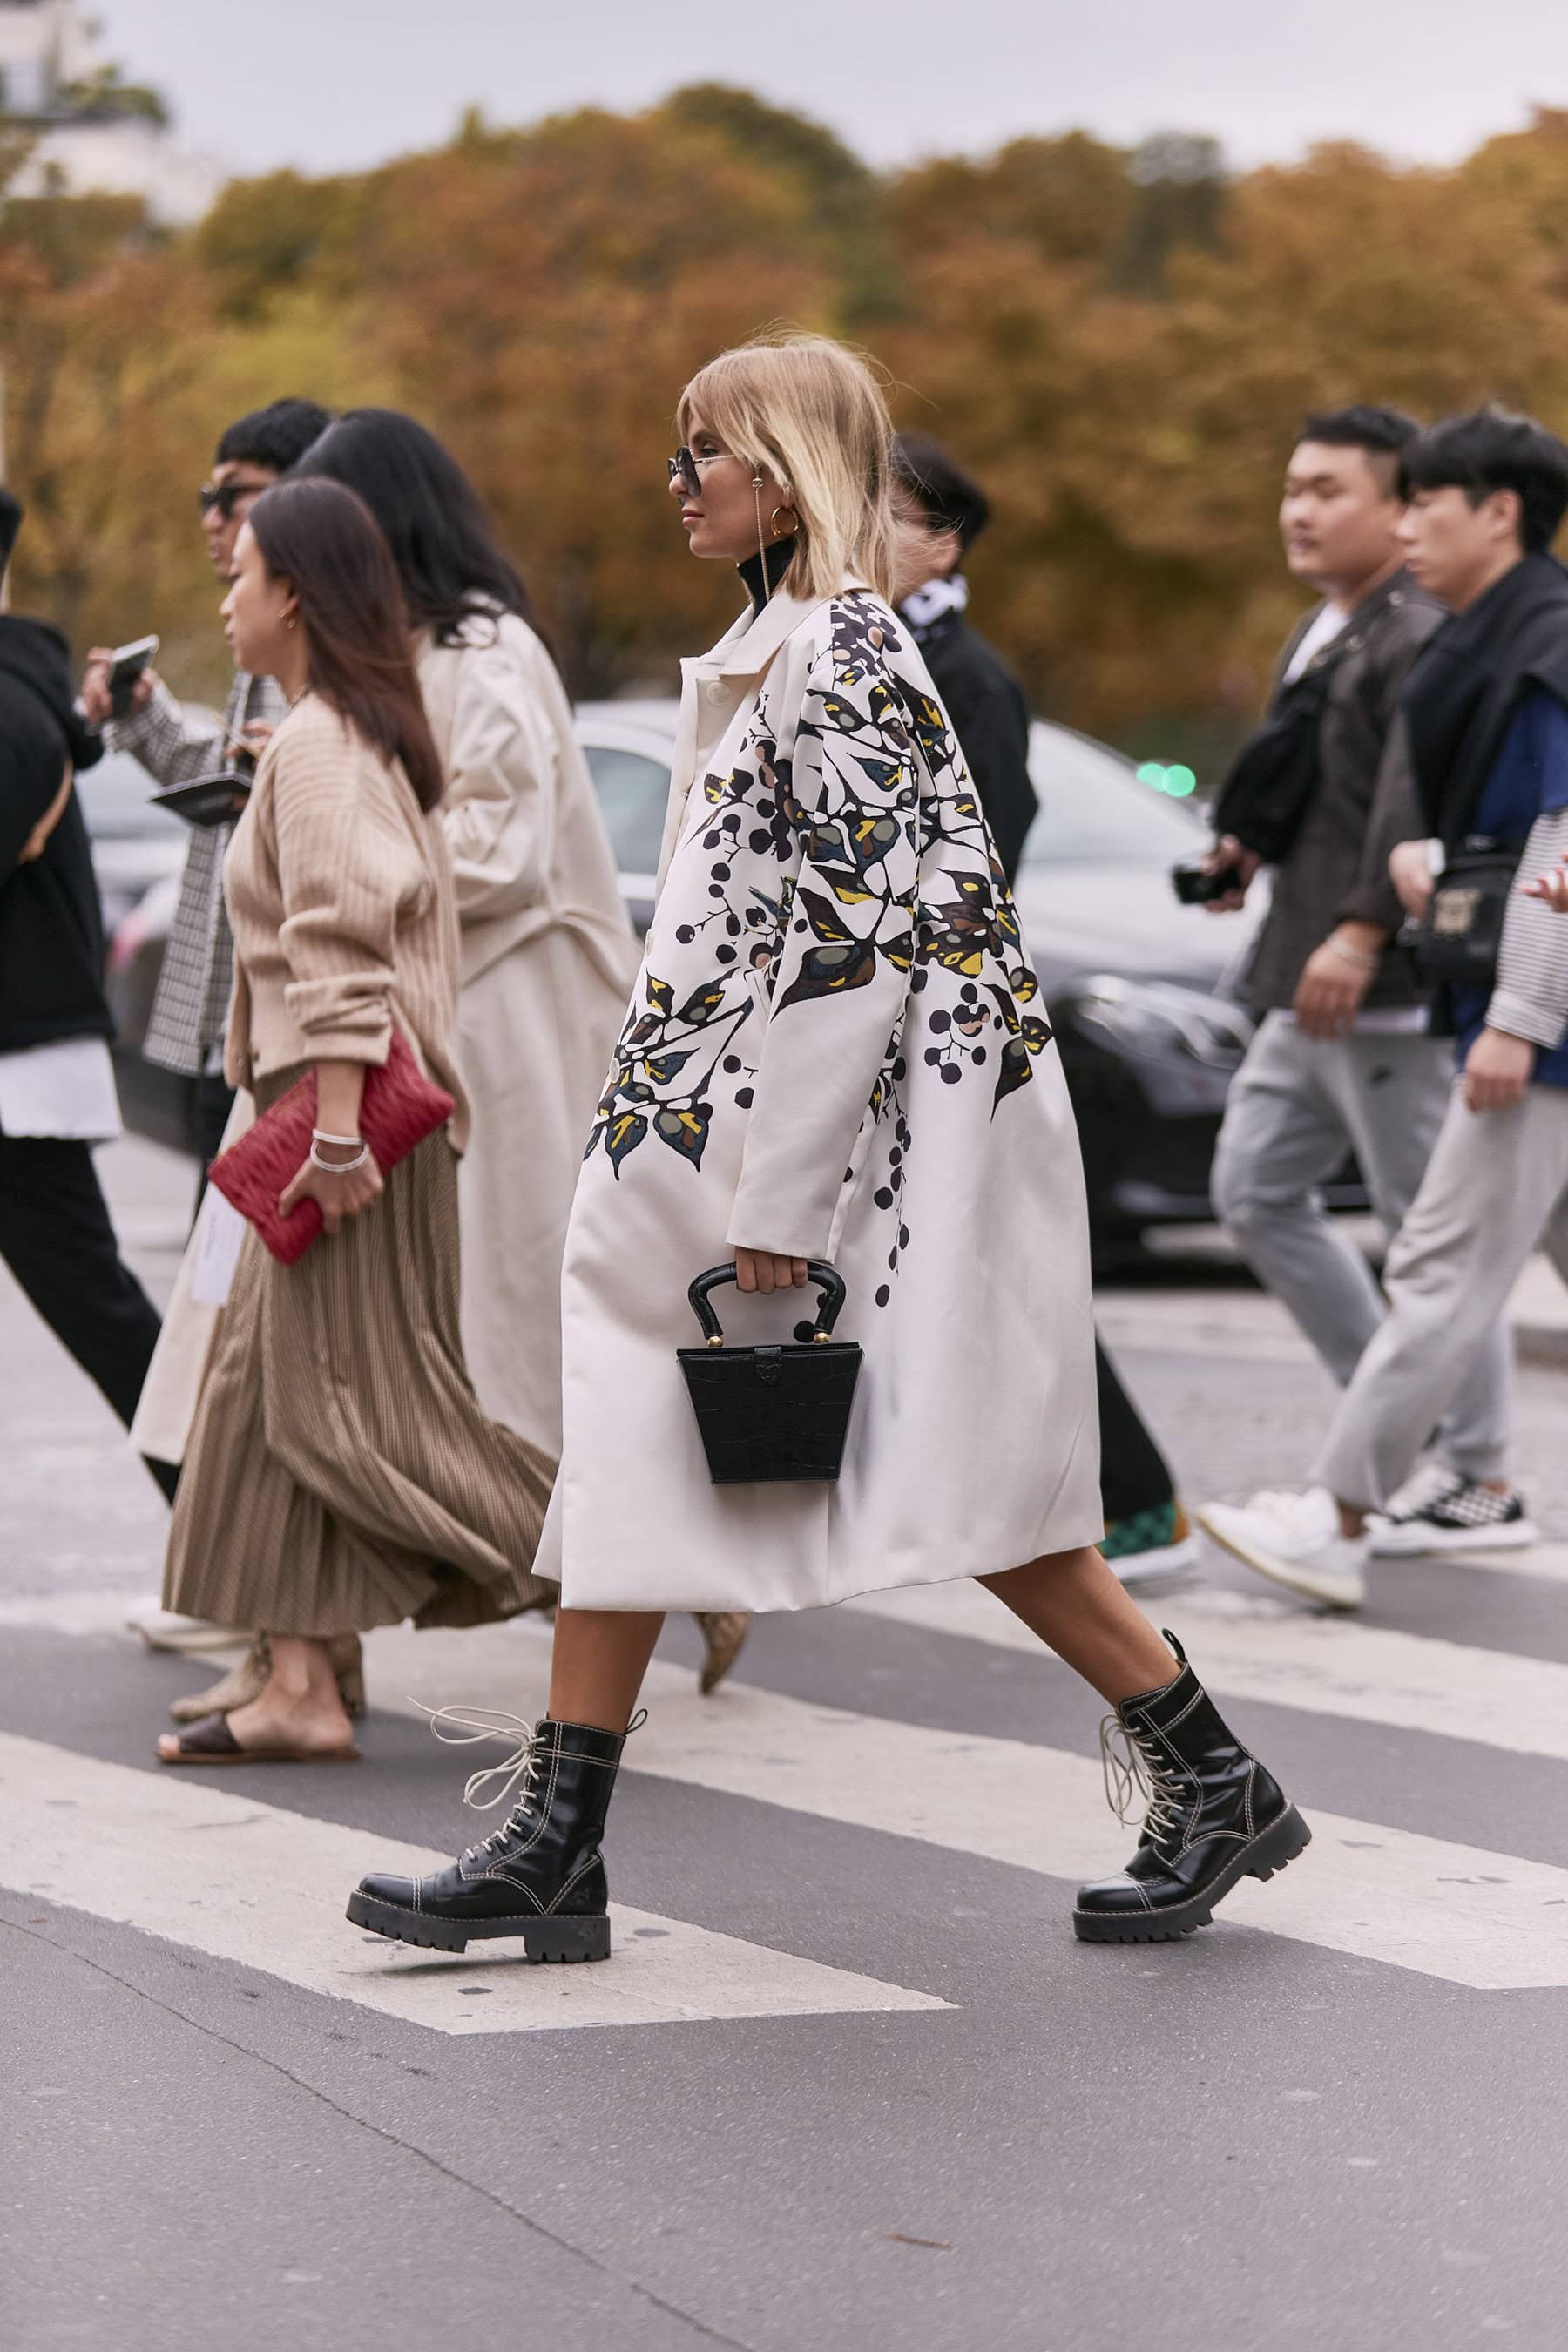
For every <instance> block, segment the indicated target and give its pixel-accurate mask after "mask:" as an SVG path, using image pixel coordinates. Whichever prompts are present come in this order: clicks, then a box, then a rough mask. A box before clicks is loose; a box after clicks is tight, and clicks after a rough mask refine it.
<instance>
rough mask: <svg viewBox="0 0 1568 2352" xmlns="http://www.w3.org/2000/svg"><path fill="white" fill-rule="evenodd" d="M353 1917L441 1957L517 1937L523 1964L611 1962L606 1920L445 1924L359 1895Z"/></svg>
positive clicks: (353, 1902) (451, 1921)
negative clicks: (487, 1941) (485, 1942)
mask: <svg viewBox="0 0 1568 2352" xmlns="http://www.w3.org/2000/svg"><path fill="white" fill-rule="evenodd" d="M348 1916H349V1917H350V1918H351V1919H352V1920H353V1924H354V1926H355V1927H371V1928H374V1931H375V1933H376V1934H377V1935H378V1936H393V1937H396V1939H397V1941H398V1942H399V1943H400V1944H423V1945H425V1946H426V1947H427V1948H430V1949H432V1950H435V1951H437V1952H463V1951H467V1949H468V1945H469V1944H470V1943H471V1942H479V1941H480V1940H482V1939H483V1938H485V1937H499V1936H514V1937H519V1938H521V1944H522V1951H523V1958H525V1959H529V1960H607V1959H608V1958H609V1957H610V1923H609V1921H608V1919H607V1918H605V1917H604V1916H602V1915H601V1916H599V1917H598V1918H591V1919H552V1918H549V1917H537V1918H531V1919H441V1918H437V1916H434V1914H432V1913H431V1912H428V1911H410V1910H407V1909H405V1906H403V1905H402V1904H400V1903H383V1902H381V1901H379V1900H378V1899H377V1897H376V1896H374V1895H361V1894H358V1893H355V1894H353V1895H350V1896H349V1908H348Z"/></svg>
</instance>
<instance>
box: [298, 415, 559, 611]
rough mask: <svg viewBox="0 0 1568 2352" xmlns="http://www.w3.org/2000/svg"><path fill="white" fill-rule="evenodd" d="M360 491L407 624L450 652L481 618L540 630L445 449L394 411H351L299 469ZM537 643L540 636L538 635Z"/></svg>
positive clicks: (303, 459) (471, 493)
mask: <svg viewBox="0 0 1568 2352" xmlns="http://www.w3.org/2000/svg"><path fill="white" fill-rule="evenodd" d="M313 474H324V475H326V476H327V477H328V478H330V479H331V480H332V481H334V482H345V483H346V484H347V485H348V487H349V488H350V489H351V490H357V491H358V493H359V495H360V497H361V498H362V499H363V500H364V502H365V504H366V506H367V507H368V508H369V509H370V510H371V512H372V514H373V515H374V517H375V519H376V520H377V522H378V523H379V524H380V525H381V527H382V530H384V532H385V533H386V543H387V545H388V546H389V547H390V548H391V550H392V556H393V561H394V562H395V564H396V566H397V570H398V576H399V577H400V578H401V580H402V582H403V593H404V596H405V600H406V602H407V605H408V615H409V619H410V621H411V622H412V623H413V625H414V626H415V627H416V628H426V629H428V630H430V632H431V633H432V635H434V637H435V639H436V641H437V645H450V644H451V643H452V641H453V639H454V638H455V637H456V636H457V635H458V633H459V631H460V630H461V629H462V627H463V625H464V623H465V622H467V621H468V620H470V619H472V617H473V615H474V614H476V613H484V612H493V611H494V610H495V609H496V608H497V607H499V608H500V611H502V612H503V613H516V614H518V615H519V617H520V618H521V619H522V620H524V621H526V622H527V623H528V625H529V626H530V628H531V629H533V630H535V631H538V630H539V623H538V621H537V620H536V619H535V617H534V612H533V606H532V604H531V601H530V598H529V593H528V591H527V589H526V588H525V587H524V586H523V584H522V578H521V573H520V572H518V570H517V567H516V566H515V564H513V563H511V562H509V560H508V559H507V557H506V556H504V555H503V554H502V553H501V551H500V547H499V546H498V545H497V543H496V538H495V533H494V531H493V530H491V528H490V522H489V516H488V515H487V514H486V512H485V509H484V507H483V506H482V504H481V503H480V500H479V492H478V491H477V490H476V489H475V488H474V486H473V484H472V482H470V481H469V479H468V476H467V474H465V473H464V471H463V469H462V467H461V466H459V465H458V461H457V459H456V457H453V455H452V453H451V451H450V450H449V449H447V448H444V447H443V446H442V445H441V443H440V442H439V441H437V438H436V436H435V435H434V434H433V433H431V432H428V431H427V430H426V427H425V426H424V425H420V424H418V423H417V422H416V419H415V418H413V417H412V416H405V415H403V413H402V411H401V410H400V409H396V408H351V409H349V410H348V411H347V412H346V413H345V414H344V415H342V416H340V417H339V419H338V421H337V423H336V424H335V425H329V426H328V427H327V430H326V431H325V432H324V433H323V434H322V436H321V439H320V440H319V441H316V442H314V443H312V445H311V446H310V448H309V449H308V450H307V451H306V453H305V455H304V456H303V457H301V458H300V462H299V464H298V465H297V466H296V467H294V470H293V475H292V477H291V478H292V479H295V480H298V479H300V478H302V477H304V476H306V475H313ZM541 634H542V632H541Z"/></svg>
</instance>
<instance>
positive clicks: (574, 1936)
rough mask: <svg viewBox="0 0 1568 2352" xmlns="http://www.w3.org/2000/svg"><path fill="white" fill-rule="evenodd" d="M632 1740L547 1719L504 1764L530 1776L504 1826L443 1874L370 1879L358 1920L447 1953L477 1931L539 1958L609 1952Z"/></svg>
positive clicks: (359, 1895)
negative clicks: (614, 1862)
mask: <svg viewBox="0 0 1568 2352" xmlns="http://www.w3.org/2000/svg"><path fill="white" fill-rule="evenodd" d="M625 1745H626V1737H625V1734H624V1733H619V1732H613V1731H595V1730H593V1729H591V1728H590V1727H588V1726H587V1725H586V1724H581V1723H556V1722H554V1721H552V1718H551V1717H549V1716H545V1717H543V1718H542V1720H541V1722H540V1723H539V1725H538V1727H536V1729H535V1730H534V1731H533V1733H532V1734H531V1737H529V1738H528V1740H527V1745H526V1747H525V1748H523V1749H522V1750H521V1753H520V1754H519V1755H518V1756H517V1757H516V1758H515V1759H513V1761H512V1762H511V1763H510V1764H508V1765H505V1766H499V1767H497V1768H496V1769H498V1770H500V1771H504V1772H507V1773H509V1774H510V1773H516V1772H519V1771H521V1777H522V1791H521V1795H520V1796H519V1798H518V1801H517V1802H516V1804H515V1805H514V1806H513V1807H512V1810H511V1811H510V1814H509V1815H508V1817H507V1819H506V1821H505V1822H503V1823H502V1824H501V1826H500V1829H499V1830H492V1831H491V1832H490V1834H489V1837H488V1838H482V1839H481V1840H480V1842H479V1844H478V1845H472V1846H470V1847H469V1848H468V1852H467V1853H463V1854H459V1855H458V1859H457V1861H456V1862H454V1863H450V1864H448V1865H447V1868H446V1869H445V1870H438V1871H437V1873H436V1874H435V1876H434V1877H433V1878H393V1877H389V1876H385V1875H384V1874H379V1873H378V1874H376V1875H375V1876H374V1877H373V1878H362V1879H361V1881H360V1883H359V1886H358V1888H357V1889H356V1891H355V1892H354V1893H353V1895H350V1897H349V1910H348V1916H349V1917H350V1918H351V1919H352V1920H353V1923H354V1925H355V1927H374V1929H375V1931H376V1933H377V1934H378V1935H381V1936H395V1937H398V1938H399V1939H400V1940H401V1941H402V1942H403V1943H405V1944H429V1945H434V1947H435V1948H436V1949H437V1951H441V1952H460V1951H462V1950H463V1949H464V1948H466V1946H467V1945H468V1941H469V1939H470V1938H471V1937H481V1936H520V1937H521V1939H522V1947H523V1953H524V1957H525V1958H528V1959H531V1960H607V1959H608V1958H609V1957H610V1922H609V1919H608V1916H606V1913H605V1900H606V1890H605V1862H604V1856H603V1855H602V1854H601V1853H600V1852H599V1840H600V1839H601V1838H602V1837H603V1835H604V1833H605V1813H606V1812H607V1811H609V1804H610V1792H611V1790H613V1789H614V1787H615V1785H616V1768H617V1766H618V1765H619V1763H620V1760H621V1749H622V1748H624V1747H625ZM478 1777H479V1778H480V1779H484V1778H486V1777H488V1776H487V1775H484V1774H480V1775H479V1776H478ZM471 1786H472V1783H470V1787H471Z"/></svg>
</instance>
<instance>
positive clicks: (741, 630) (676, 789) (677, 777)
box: [658, 591, 828, 888]
mask: <svg viewBox="0 0 1568 2352" xmlns="http://www.w3.org/2000/svg"><path fill="white" fill-rule="evenodd" d="M827 601H828V600H827V598H826V596H786V595H784V593H783V592H782V591H775V592H774V593H773V598H772V599H771V601H770V602H769V603H768V604H764V605H763V609H762V611H761V612H760V613H757V614H752V613H751V612H749V611H748V612H745V613H742V614H741V616H740V618H739V620H737V621H736V622H735V624H734V625H733V626H732V627H731V628H729V629H727V630H726V631H725V633H724V635H722V636H721V638H720V640H719V642H718V644H717V645H716V646H713V647H712V648H711V650H710V652H708V653H705V654H699V655H697V656H695V657H694V658H691V659H689V660H686V661H683V662H682V663H681V665H680V675H681V695H680V718H679V723H678V725H677V729H676V737H675V758H674V762H673V765H672V767H671V771H670V778H669V804H668V808H667V810H666V812H665V820H664V841H663V845H662V846H661V848H660V851H659V861H658V884H659V887H661V888H662V887H663V884H664V877H665V876H666V874H667V873H668V871H669V861H670V859H671V858H672V857H673V856H674V855H675V850H676V845H677V843H678V842H679V839H680V835H681V828H682V824H683V822H684V819H685V816H686V809H687V803H688V801H689V797H690V793H691V787H692V784H693V782H695V780H696V777H697V773H698V771H699V770H700V768H703V767H705V766H706V764H707V762H708V759H709V757H710V753H711V752H712V751H713V750H714V748H715V746H716V745H717V744H719V743H721V741H722V740H723V739H724V737H725V735H726V734H727V733H728V732H729V730H730V728H731V724H732V722H733V720H734V717H735V714H736V712H737V711H738V710H739V709H742V706H743V705H744V704H746V703H747V702H750V701H752V700H754V698H755V697H756V693H757V690H758V688H760V686H761V684H762V681H763V678H764V677H766V675H767V672H768V669H769V667H770V666H771V664H772V662H773V656H774V655H775V654H777V652H778V651H779V648H780V647H781V646H783V645H784V644H785V643H786V641H787V640H788V639H789V638H790V637H792V636H793V635H795V631H796V629H798V628H799V627H800V625H801V624H802V623H803V622H804V621H807V620H809V619H810V617H811V615H812V614H813V613H815V612H816V610H817V609H818V607H819V606H821V605H823V604H826V602H827Z"/></svg>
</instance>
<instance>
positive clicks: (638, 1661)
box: [550, 1578, 1120, 1732]
mask: <svg viewBox="0 0 1568 2352" xmlns="http://www.w3.org/2000/svg"><path fill="white" fill-rule="evenodd" d="M1114 1581H1115V1580H1114V1578H1113V1579H1112V1582H1114ZM1118 1590H1120V1587H1118ZM663 1623H664V1612H663V1611H662V1610H661V1609H658V1610H656V1609H558V1610H557V1611H556V1612H555V1646H554V1648H553V1650H552V1653H551V1658H550V1713H551V1717H552V1721H554V1722H556V1723H582V1724H586V1725H588V1726H589V1727H591V1728H592V1729H594V1730H596V1731H615V1732H621V1731H624V1730H625V1729H626V1726H627V1724H628V1723H629V1722H630V1721H631V1717H632V1709H633V1708H634V1707H635V1706H636V1705H637V1693H638V1691H639V1690H640V1689H641V1688H642V1678H643V1676H644V1675H646V1674H647V1662H648V1660H649V1659H650V1658H651V1657H652V1655H653V1645H654V1643H656V1642H657V1641H658V1630H659V1627H660V1626H661V1625H662V1624H663Z"/></svg>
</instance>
